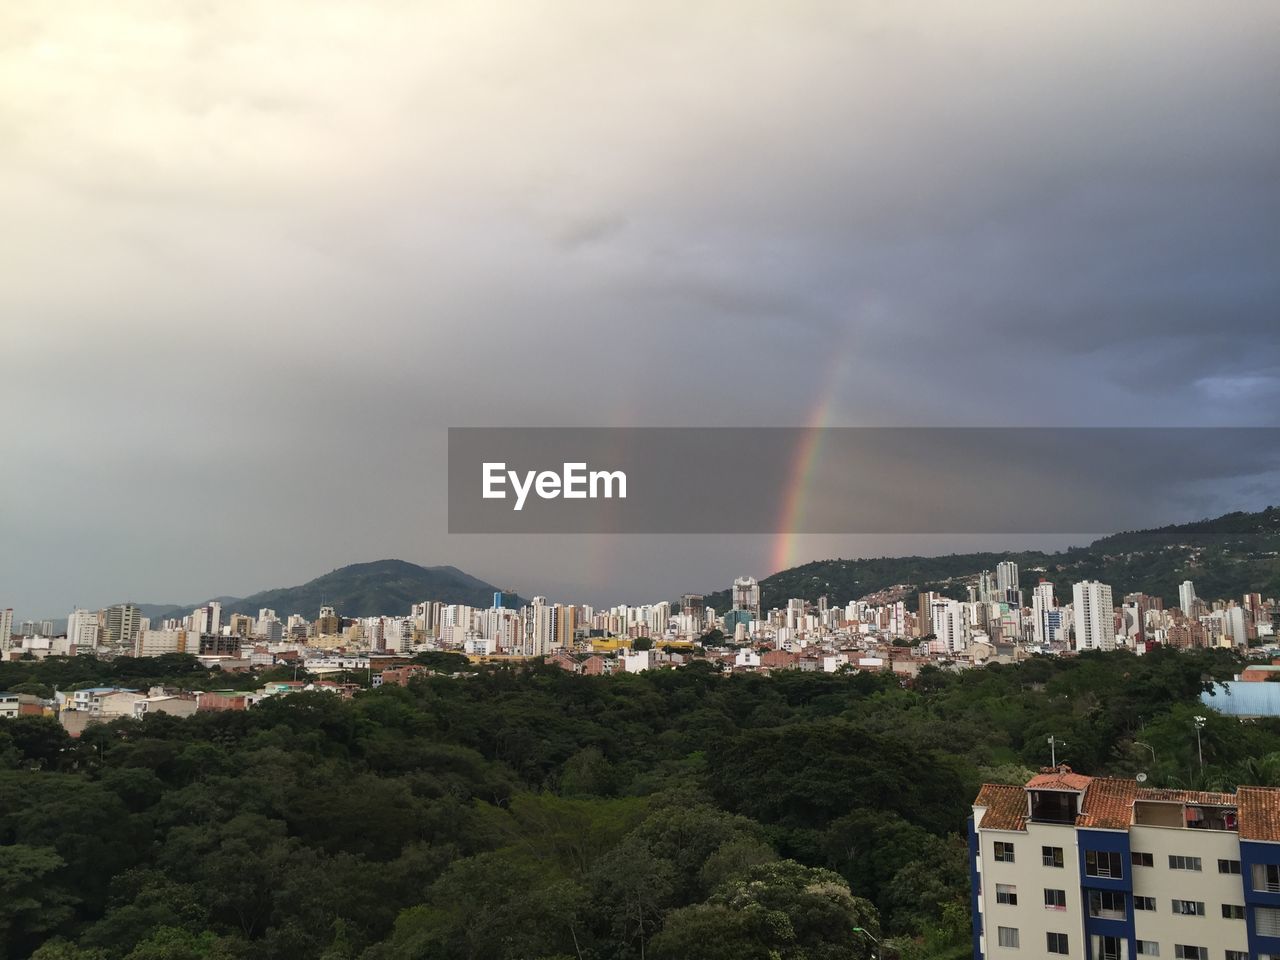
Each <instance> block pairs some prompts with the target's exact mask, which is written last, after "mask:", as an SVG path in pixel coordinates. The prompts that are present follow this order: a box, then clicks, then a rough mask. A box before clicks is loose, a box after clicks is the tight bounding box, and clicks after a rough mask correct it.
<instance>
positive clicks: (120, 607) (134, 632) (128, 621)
mask: <svg viewBox="0 0 1280 960" xmlns="http://www.w3.org/2000/svg"><path fill="white" fill-rule="evenodd" d="M141 629H142V611H141V610H139V609H138V607H137V606H136V605H135V604H132V603H118V604H116V605H115V606H114V607H107V610H106V615H105V617H104V620H103V629H102V641H103V644H104V645H106V646H107V647H110V648H111V650H112V651H113V652H115V653H121V652H126V653H127V652H130V651H132V650H133V649H134V647H135V645H136V644H137V642H138V631H139V630H141Z"/></svg>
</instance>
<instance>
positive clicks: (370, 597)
mask: <svg viewBox="0 0 1280 960" xmlns="http://www.w3.org/2000/svg"><path fill="white" fill-rule="evenodd" d="M497 589H498V588H497V587H495V586H494V585H493V584H491V583H486V582H485V581H483V580H480V579H478V578H477V577H473V576H471V575H470V574H467V573H463V572H462V571H461V570H459V569H458V568H457V567H421V566H418V564H416V563H409V562H408V561H406V560H375V561H373V562H372V563H353V564H351V565H350V566H346V567H339V568H338V569H337V570H333V571H330V572H329V573H326V574H325V575H324V576H322V577H316V578H315V579H314V580H310V581H308V582H307V583H304V584H302V585H301V586H297V587H277V588H275V589H272V590H263V591H261V592H260V593H255V594H253V595H252V596H249V597H218V598H216V599H218V600H219V601H221V603H222V614H223V617H224V618H225V617H227V616H229V615H231V614H233V613H247V614H251V615H253V616H257V613H258V611H259V610H260V609H262V608H263V607H267V608H270V609H272V610H274V611H275V612H276V613H277V615H279V616H280V617H281V618H284V617H287V616H288V615H289V614H291V613H300V614H302V615H303V616H304V617H307V618H308V619H314V618H315V617H316V615H317V613H319V611H320V607H322V606H329V607H333V608H334V610H336V611H337V613H338V616H340V617H371V616H375V615H378V614H407V613H408V612H409V607H410V606H411V605H412V604H415V603H422V602H423V601H424V600H440V601H442V602H444V603H465V604H469V605H470V606H475V607H488V606H490V605H491V604H492V603H493V594H494V592H495V591H496V590H497ZM514 602H517V603H523V600H520V599H519V598H516V601H514ZM140 606H141V607H142V611H143V613H144V614H145V615H147V616H152V617H155V616H157V615H158V616H160V617H177V616H184V615H186V614H188V613H190V612H191V610H192V607H191V606H172V605H167V606H166V605H159V604H141V605H140Z"/></svg>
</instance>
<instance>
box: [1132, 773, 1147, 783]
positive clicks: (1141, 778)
mask: <svg viewBox="0 0 1280 960" xmlns="http://www.w3.org/2000/svg"><path fill="white" fill-rule="evenodd" d="M1134 779H1135V780H1137V781H1138V782H1139V783H1146V782H1147V775H1146V774H1145V773H1140V774H1138V775H1137V776H1136V777H1134Z"/></svg>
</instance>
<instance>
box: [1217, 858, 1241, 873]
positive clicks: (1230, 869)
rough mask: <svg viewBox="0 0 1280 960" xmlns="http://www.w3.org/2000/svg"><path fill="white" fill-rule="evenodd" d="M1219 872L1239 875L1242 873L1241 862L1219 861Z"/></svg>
mask: <svg viewBox="0 0 1280 960" xmlns="http://www.w3.org/2000/svg"><path fill="white" fill-rule="evenodd" d="M1218 872H1219V873H1234V874H1239V873H1240V861H1239V860H1219V861H1218Z"/></svg>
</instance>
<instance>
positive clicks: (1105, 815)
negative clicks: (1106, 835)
mask: <svg viewBox="0 0 1280 960" xmlns="http://www.w3.org/2000/svg"><path fill="white" fill-rule="evenodd" d="M1137 792H1138V783H1137V781H1136V780H1119V779H1115V778H1113V777H1094V778H1093V780H1092V782H1090V784H1089V789H1088V790H1086V791H1085V794H1084V800H1083V801H1081V804H1080V813H1079V815H1078V816H1077V817H1076V826H1077V827H1093V828H1095V829H1098V830H1127V829H1129V824H1130V823H1131V822H1132V820H1133V800H1134V797H1135V796H1136V795H1137Z"/></svg>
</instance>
